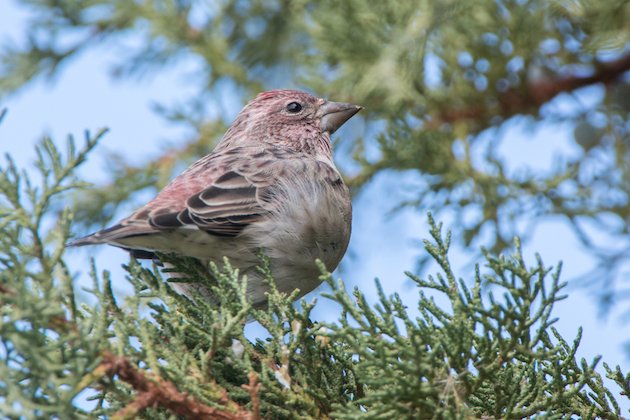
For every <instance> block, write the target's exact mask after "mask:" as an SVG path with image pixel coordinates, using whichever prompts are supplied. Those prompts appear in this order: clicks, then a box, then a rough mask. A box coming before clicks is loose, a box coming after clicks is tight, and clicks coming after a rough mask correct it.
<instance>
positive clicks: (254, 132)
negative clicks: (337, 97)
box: [220, 90, 362, 153]
mask: <svg viewBox="0 0 630 420" xmlns="http://www.w3.org/2000/svg"><path fill="white" fill-rule="evenodd" d="M361 109H362V107H360V106H358V105H353V104H349V103H343V102H331V101H327V100H325V99H321V98H317V97H315V96H313V95H310V94H308V93H306V92H302V91H299V90H271V91H267V92H263V93H261V94H259V95H258V96H256V98H254V99H253V100H252V101H251V102H249V103H248V104H247V105H246V106H245V108H243V110H241V112H240V113H239V114H238V116H237V117H236V120H235V121H234V123H233V124H232V126H231V127H230V129H229V130H228V132H227V133H226V135H225V137H224V139H223V141H222V142H221V145H220V146H227V144H224V143H229V145H230V146H238V145H242V144H243V142H247V143H248V144H255V143H256V142H258V143H267V144H272V145H281V146H285V147H287V148H290V149H294V150H300V151H306V152H311V151H312V152H314V153H316V152H317V151H321V150H319V149H322V148H323V149H324V150H327V151H328V152H330V135H331V134H332V133H334V132H335V131H336V130H337V129H338V128H339V127H341V126H342V125H343V124H344V123H345V122H346V121H348V120H349V119H350V118H351V117H352V116H353V115H354V114H356V113H357V112H359V111H360V110H361Z"/></svg>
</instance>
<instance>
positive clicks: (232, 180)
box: [149, 168, 272, 236]
mask: <svg viewBox="0 0 630 420" xmlns="http://www.w3.org/2000/svg"><path fill="white" fill-rule="evenodd" d="M243 172H245V171H242V170H240V171H239V169H237V168H234V169H232V170H230V171H228V172H225V173H223V174H222V175H221V176H219V177H218V178H217V179H216V180H215V181H214V182H213V183H212V184H211V185H210V186H209V187H207V188H205V189H203V190H202V191H200V192H198V193H196V194H194V195H192V196H190V197H189V198H188V199H187V200H186V206H185V208H183V209H182V210H180V211H178V212H163V213H160V214H156V215H154V216H151V217H149V224H150V225H151V226H152V227H154V228H157V229H160V230H162V229H175V228H185V227H196V228H198V229H200V230H203V231H205V232H208V233H210V234H213V235H217V236H236V235H238V234H239V233H240V232H241V231H242V230H243V229H244V228H245V227H246V226H248V225H250V224H251V223H254V222H256V221H257V220H259V219H260V218H261V217H263V216H264V215H265V214H267V213H268V212H269V208H268V206H265V204H266V202H267V198H266V194H267V191H268V188H269V184H270V183H272V180H271V179H267V180H266V181H267V182H263V183H260V182H255V181H253V180H252V179H250V178H249V177H248V176H247V174H246V173H243Z"/></svg>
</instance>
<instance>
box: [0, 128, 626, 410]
mask: <svg viewBox="0 0 630 420" xmlns="http://www.w3.org/2000/svg"><path fill="white" fill-rule="evenodd" d="M102 135H103V132H100V133H98V134H97V135H95V136H91V135H89V134H86V138H85V142H84V145H83V147H82V148H80V149H77V148H76V146H75V142H74V141H73V139H72V138H70V139H69V140H68V142H67V148H66V151H65V152H64V153H61V152H59V150H57V148H56V147H55V145H54V144H53V142H52V141H51V140H50V139H45V140H43V141H42V142H41V143H40V144H39V145H38V147H37V149H36V152H37V163H36V169H37V173H32V172H30V173H29V172H27V171H24V170H23V169H21V168H18V167H16V165H15V164H14V163H13V162H12V160H11V159H10V157H7V158H6V161H5V163H4V164H3V166H2V172H1V176H0V308H1V310H2V315H1V318H0V412H2V414H3V415H4V416H6V417H8V418H18V417H23V416H26V417H33V418H35V417H39V418H41V417H45V418H51V417H58V418H94V417H108V418H118V419H123V418H150V419H161V418H164V419H167V418H225V419H231V418H251V419H256V418H278V419H281V418H327V417H334V418H357V417H365V418H405V417H413V418H443V417H448V418H451V417H455V418H480V417H481V418H526V417H530V416H532V415H543V414H544V415H545V416H549V417H552V418H555V417H566V416H568V415H576V416H580V417H583V418H593V417H602V418H620V417H621V415H622V413H621V412H620V408H619V406H618V402H617V400H618V399H619V398H627V395H629V393H630V386H629V380H630V375H629V374H624V373H623V372H621V371H620V369H619V368H618V367H617V368H616V369H611V368H610V367H608V366H607V365H605V364H604V369H605V371H606V376H608V377H609V378H611V379H612V380H613V381H614V382H615V383H616V384H617V386H618V387H619V388H618V389H614V390H611V389H608V388H606V387H605V386H604V385H603V383H602V377H601V376H600V374H599V373H597V372H596V371H595V367H596V366H597V365H598V364H599V363H600V360H599V358H596V359H594V360H592V361H586V360H583V359H582V360H578V359H577V358H576V356H575V353H576V350H577V348H578V345H579V342H580V334H581V333H580V331H578V333H577V336H576V337H575V338H571V339H566V338H563V337H561V336H560V335H559V334H558V332H557V331H556V330H555V329H554V327H553V324H554V322H555V319H554V318H553V316H552V309H553V305H554V303H555V302H557V301H559V300H561V299H562V298H563V295H562V289H563V288H564V286H565V284H564V283H561V282H560V266H558V267H555V268H554V267H548V266H546V265H544V263H543V262H542V259H541V258H540V257H537V259H536V261H534V263H533V264H528V263H526V262H525V261H524V260H523V257H522V255H521V252H520V243H519V241H518V240H517V241H516V242H515V251H514V252H513V253H512V254H510V255H499V256H496V255H491V254H489V253H486V254H485V261H484V262H483V264H484V267H480V266H477V267H476V268H475V270H474V271H473V272H471V273H466V274H464V275H462V276H460V275H458V274H456V273H454V272H453V270H452V268H451V266H450V263H449V258H448V250H449V246H450V243H451V235H450V233H445V232H443V227H442V225H441V224H438V223H436V222H435V221H434V220H433V217H432V216H429V222H430V225H431V232H430V236H431V238H430V239H429V240H427V241H425V248H426V250H427V252H428V253H429V254H430V256H431V257H432V258H433V259H434V260H435V261H436V262H437V263H438V266H439V268H440V270H439V272H437V273H436V274H434V275H430V276H428V277H426V278H420V277H416V276H413V275H411V274H409V277H410V279H411V280H412V281H413V283H414V284H415V287H416V292H417V301H416V302H417V303H416V307H415V308H408V307H405V306H404V305H403V303H402V301H401V298H400V297H399V296H398V295H396V294H394V295H392V296H386V295H385V293H384V292H383V290H382V288H381V287H380V284H379V283H378V282H377V283H376V285H375V287H376V288H377V290H378V295H379V299H378V303H377V304H376V305H374V306H372V305H370V304H369V303H368V302H367V300H366V298H365V296H364V295H363V293H361V292H360V291H359V290H358V289H355V290H353V291H352V292H348V291H346V290H345V288H344V285H343V282H342V281H340V280H337V279H334V278H333V277H332V276H331V274H330V273H328V272H327V271H326V268H325V267H324V266H323V265H321V264H320V269H321V271H322V279H323V280H324V281H325V282H327V283H328V285H329V286H330V292H329V293H327V294H326V298H328V299H330V300H332V301H334V302H336V303H337V304H338V305H339V307H340V309H341V310H340V317H339V319H338V320H337V321H335V322H330V323H318V322H314V320H312V319H311V318H310V313H311V310H312V309H313V304H310V303H306V302H304V301H302V302H301V303H300V304H299V305H293V304H292V303H291V302H292V300H293V297H292V296H286V295H283V294H281V293H279V292H278V291H277V290H276V289H275V288H274V286H273V284H274V283H273V277H272V273H271V272H270V271H269V269H268V266H267V264H266V260H265V257H264V255H261V266H260V269H261V270H262V272H263V273H264V274H265V276H266V279H267V281H268V283H269V285H270V288H271V289H270V290H271V291H270V293H269V305H268V307H267V308H266V309H264V310H258V309H254V308H252V307H251V305H250V303H249V302H248V301H247V299H246V295H245V288H246V278H242V277H240V276H239V274H238V271H236V270H233V269H232V268H231V267H230V266H229V262H227V261H226V266H225V268H224V270H223V271H220V270H218V269H217V267H216V266H214V265H211V266H210V267H202V266H200V265H199V263H198V262H196V261H195V260H190V259H176V258H173V257H170V256H166V255H165V256H162V257H163V259H165V260H167V261H168V262H170V263H172V264H174V265H175V268H176V269H177V271H178V272H183V273H186V274H187V275H189V276H190V279H192V280H194V281H198V282H203V283H205V284H206V285H207V286H208V287H211V288H212V290H213V292H214V294H215V295H216V297H217V300H218V302H217V303H216V304H209V303H208V302H207V301H205V300H203V299H196V298H194V297H193V299H192V300H189V299H188V298H186V297H183V296H181V295H178V294H177V293H175V292H173V291H172V289H171V288H170V287H169V286H168V284H167V281H166V280H165V278H164V276H163V273H162V272H161V270H160V268H159V267H157V266H151V267H149V266H143V265H140V264H139V263H137V262H136V261H134V260H131V261H130V262H129V264H128V265H126V266H125V270H126V272H127V276H126V281H127V282H129V283H130V284H131V286H133V289H134V293H133V294H132V295H131V296H126V297H123V296H117V295H116V294H115V293H114V292H113V291H112V290H113V289H112V283H113V282H120V281H123V279H113V278H111V276H110V274H109V272H108V271H99V270H98V269H97V268H96V267H95V266H94V265H92V270H91V273H90V276H91V278H92V280H93V287H92V289H91V290H90V291H89V293H90V295H91V298H90V299H92V300H91V301H90V300H89V299H88V298H79V297H78V296H79V294H78V293H76V290H75V287H76V286H75V284H74V282H73V277H74V275H73V273H71V272H70V271H69V269H68V265H67V260H66V258H67V256H66V253H65V248H64V243H65V242H66V240H67V239H68V235H69V229H70V224H71V221H72V213H71V211H70V210H69V209H68V208H67V206H65V203H66V198H67V197H68V194H69V192H70V191H71V190H73V189H77V188H85V187H86V184H85V183H83V182H81V181H80V180H78V179H77V178H76V176H75V175H74V170H75V169H76V168H77V167H78V166H79V165H80V164H81V163H83V162H84V161H85V159H86V157H87V155H88V154H89V152H90V151H91V150H92V149H93V148H94V146H95V145H96V144H97V142H98V140H99V139H100V138H101V137H102ZM208 268H209V270H208ZM484 284H488V285H491V288H490V291H486V290H485V289H484V288H483V287H482V286H483V285H484ZM438 296H441V297H442V298H446V300H445V302H448V303H447V304H446V305H439V304H438V303H436V302H437V300H440V301H441V300H442V299H441V298H440V299H437V300H436V298H437V297H438ZM88 302H93V303H91V304H88ZM248 321H254V322H258V323H260V325H261V326H262V327H263V328H264V329H265V330H266V332H267V333H268V337H267V338H265V339H260V338H259V339H256V340H253V341H250V339H248V337H246V336H245V334H244V326H245V324H246V323H247V322H248ZM86 398H87V400H89V401H84V400H85V399H86Z"/></svg>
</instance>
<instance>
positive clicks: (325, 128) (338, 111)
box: [317, 102, 363, 134]
mask: <svg viewBox="0 0 630 420" xmlns="http://www.w3.org/2000/svg"><path fill="white" fill-rule="evenodd" d="M362 109H363V107H362V106H359V105H354V104H347V103H344V102H324V103H323V104H322V105H321V106H320V107H319V109H318V110H317V114H318V115H319V118H320V119H319V126H320V127H321V129H322V132H328V133H329V134H332V133H334V132H335V131H337V129H338V128H339V127H341V126H342V125H343V123H345V122H346V121H348V120H349V119H350V118H351V117H352V116H353V115H354V114H356V113H357V112H359V111H361V110H362Z"/></svg>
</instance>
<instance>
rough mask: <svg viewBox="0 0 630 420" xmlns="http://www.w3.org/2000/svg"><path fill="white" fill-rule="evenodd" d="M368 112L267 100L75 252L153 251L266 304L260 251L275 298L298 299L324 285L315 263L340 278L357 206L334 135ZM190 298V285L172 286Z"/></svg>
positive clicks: (287, 95)
mask: <svg viewBox="0 0 630 420" xmlns="http://www.w3.org/2000/svg"><path fill="white" fill-rule="evenodd" d="M361 109H362V107H360V106H357V105H353V104H349V103H341V102H330V101H327V100H325V99H321V98H317V97H315V96H313V95H310V94H308V93H306V92H301V91H297V90H272V91H268V92H263V93H261V94H259V95H258V96H256V98H255V99H253V100H252V101H251V102H249V103H248V104H247V105H246V106H245V107H244V108H243V109H242V110H241V112H240V113H239V114H238V116H237V117H236V119H235V121H234V122H233V124H232V125H231V126H230V128H229V129H228V130H227V132H226V133H225V135H224V136H223V138H222V139H221V141H220V142H219V143H218V144H217V146H216V148H215V149H214V150H213V151H212V152H211V153H210V154H208V155H206V156H204V157H203V158H201V159H200V160H198V161H197V162H195V163H194V164H193V165H192V166H190V167H189V168H188V169H186V170H185V171H184V172H183V173H182V174H181V175H179V176H177V177H176V178H175V179H173V180H172V181H171V183H170V184H168V185H167V186H166V187H165V188H164V189H163V190H162V191H160V193H159V194H158V195H157V196H156V197H155V198H154V199H153V200H151V201H150V202H149V203H147V204H146V205H145V206H143V207H141V208H140V209H138V210H137V211H135V212H134V213H133V214H131V215H130V216H129V217H126V218H124V219H122V220H121V221H120V222H118V223H117V224H116V225H114V226H111V227H109V228H106V229H103V230H100V231H98V232H95V233H93V234H91V235H88V236H86V237H83V238H80V239H77V240H75V241H73V242H71V243H69V244H68V246H83V245H95V244H109V245H114V246H117V247H120V248H123V249H125V250H127V251H129V252H131V254H132V255H134V256H135V257H137V258H156V255H155V252H159V253H164V254H175V255H181V256H188V257H194V258H197V259H198V260H200V261H201V262H202V263H204V264H207V263H209V262H210V261H214V262H215V263H217V264H219V266H221V263H222V260H223V257H227V258H228V259H229V261H230V263H231V264H232V266H234V267H236V268H238V269H239V270H240V273H241V274H247V276H248V287H247V294H248V297H249V298H250V300H251V302H252V303H253V304H254V305H256V306H262V305H264V304H265V303H266V297H265V292H266V291H267V286H266V284H264V281H263V279H262V275H261V274H260V273H259V272H258V270H256V267H257V266H258V265H259V264H260V260H259V257H258V255H259V253H260V252H261V251H262V252H263V253H265V254H266V255H267V257H268V258H269V260H270V265H271V271H272V273H273V276H274V279H275V282H276V286H277V288H278V290H280V291H281V292H285V293H290V292H293V291H294V290H295V289H299V297H301V296H303V295H304V294H306V293H308V292H310V291H311V290H313V289H315V288H316V287H317V286H319V284H320V280H319V275H320V272H319V270H318V269H317V267H316V265H315V260H316V259H320V260H321V261H322V262H323V263H324V264H325V265H326V267H327V268H328V269H329V270H331V271H332V270H334V269H335V268H336V267H337V265H338V264H339V262H340V261H341V258H342V257H343V255H344V253H345V252H346V248H347V247H348V242H349V240H350V229H351V223H352V204H351V201H350V194H349V191H348V187H347V186H346V185H345V184H344V182H343V179H342V178H341V175H340V174H339V171H338V170H337V168H336V167H335V164H334V162H333V158H332V146H331V141H330V136H331V134H332V133H334V132H335V131H336V130H337V129H338V128H339V127H341V125H343V124H344V123H345V122H346V121H347V120H348V119H350V118H351V117H352V116H353V115H355V114H356V113H357V112H359V111H360V110H361ZM175 285H176V286H175V287H176V288H178V289H179V290H180V291H181V292H182V293H184V294H187V295H188V294H190V293H191V291H192V288H194V286H193V285H192V283H175Z"/></svg>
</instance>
